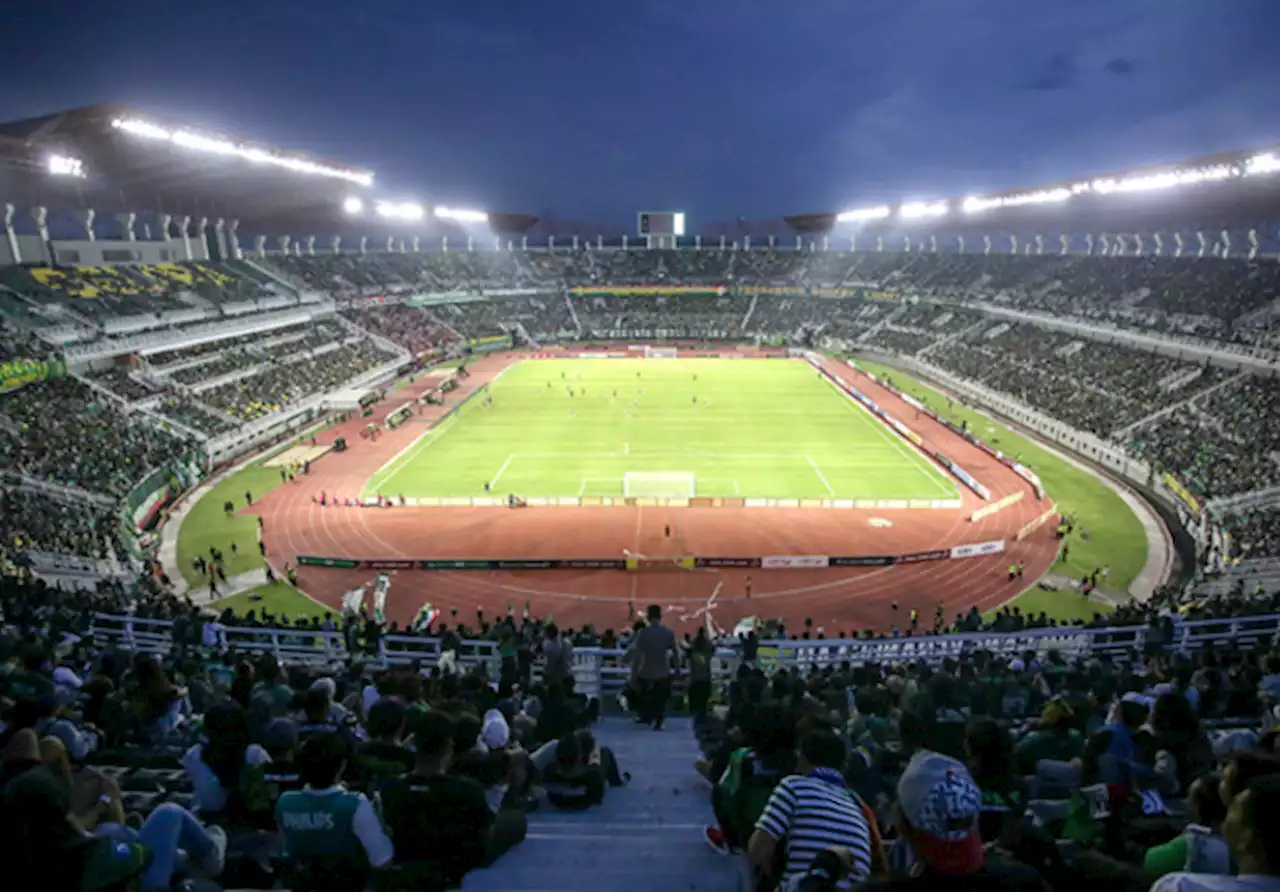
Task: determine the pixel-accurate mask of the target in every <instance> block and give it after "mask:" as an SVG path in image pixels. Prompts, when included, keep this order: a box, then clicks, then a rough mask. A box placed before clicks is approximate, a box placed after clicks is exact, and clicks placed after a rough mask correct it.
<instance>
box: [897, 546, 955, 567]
mask: <svg viewBox="0 0 1280 892" xmlns="http://www.w3.org/2000/svg"><path fill="white" fill-rule="evenodd" d="M949 557H951V549H950V548H935V549H934V550H933V551H917V552H914V553H912V554H900V555H898V556H897V557H895V558H894V559H893V562H894V563H895V564H919V563H921V562H923V561H942V560H946V559H947V558H949Z"/></svg>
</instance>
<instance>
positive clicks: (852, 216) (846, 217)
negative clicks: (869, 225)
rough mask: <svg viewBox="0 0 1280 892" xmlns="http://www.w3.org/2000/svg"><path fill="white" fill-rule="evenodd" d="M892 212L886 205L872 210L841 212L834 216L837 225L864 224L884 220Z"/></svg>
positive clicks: (858, 209) (856, 209) (857, 209)
mask: <svg viewBox="0 0 1280 892" xmlns="http://www.w3.org/2000/svg"><path fill="white" fill-rule="evenodd" d="M891 213H892V211H890V210H889V206H888V205H880V206H879V207H874V208H855V209H854V210H851V211H841V212H840V213H838V214H836V222H837V223H865V222H866V221H868V220H884V219H886V218H887V217H888V216H889V215H890V214H891Z"/></svg>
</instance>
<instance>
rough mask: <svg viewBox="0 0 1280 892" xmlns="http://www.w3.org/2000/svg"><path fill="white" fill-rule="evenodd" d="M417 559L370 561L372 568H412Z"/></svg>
mask: <svg viewBox="0 0 1280 892" xmlns="http://www.w3.org/2000/svg"><path fill="white" fill-rule="evenodd" d="M416 563H417V562H416V561H369V568H370V569H371V570H412V569H413V568H414V566H415V565H416Z"/></svg>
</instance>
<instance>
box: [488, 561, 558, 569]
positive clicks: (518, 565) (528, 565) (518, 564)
mask: <svg viewBox="0 0 1280 892" xmlns="http://www.w3.org/2000/svg"><path fill="white" fill-rule="evenodd" d="M493 566H494V569H497V570H550V569H552V567H553V563H552V562H551V561H538V560H510V561H507V560H499V561H494V562H493Z"/></svg>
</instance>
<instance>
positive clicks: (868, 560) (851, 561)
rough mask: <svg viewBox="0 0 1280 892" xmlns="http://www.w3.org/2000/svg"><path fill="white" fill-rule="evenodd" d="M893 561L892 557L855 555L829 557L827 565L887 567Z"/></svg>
mask: <svg viewBox="0 0 1280 892" xmlns="http://www.w3.org/2000/svg"><path fill="white" fill-rule="evenodd" d="M892 563H893V558H891V557H879V556H871V557H863V556H859V555H855V556H853V557H832V558H827V566H829V567H887V566H889V565H890V564H892Z"/></svg>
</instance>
